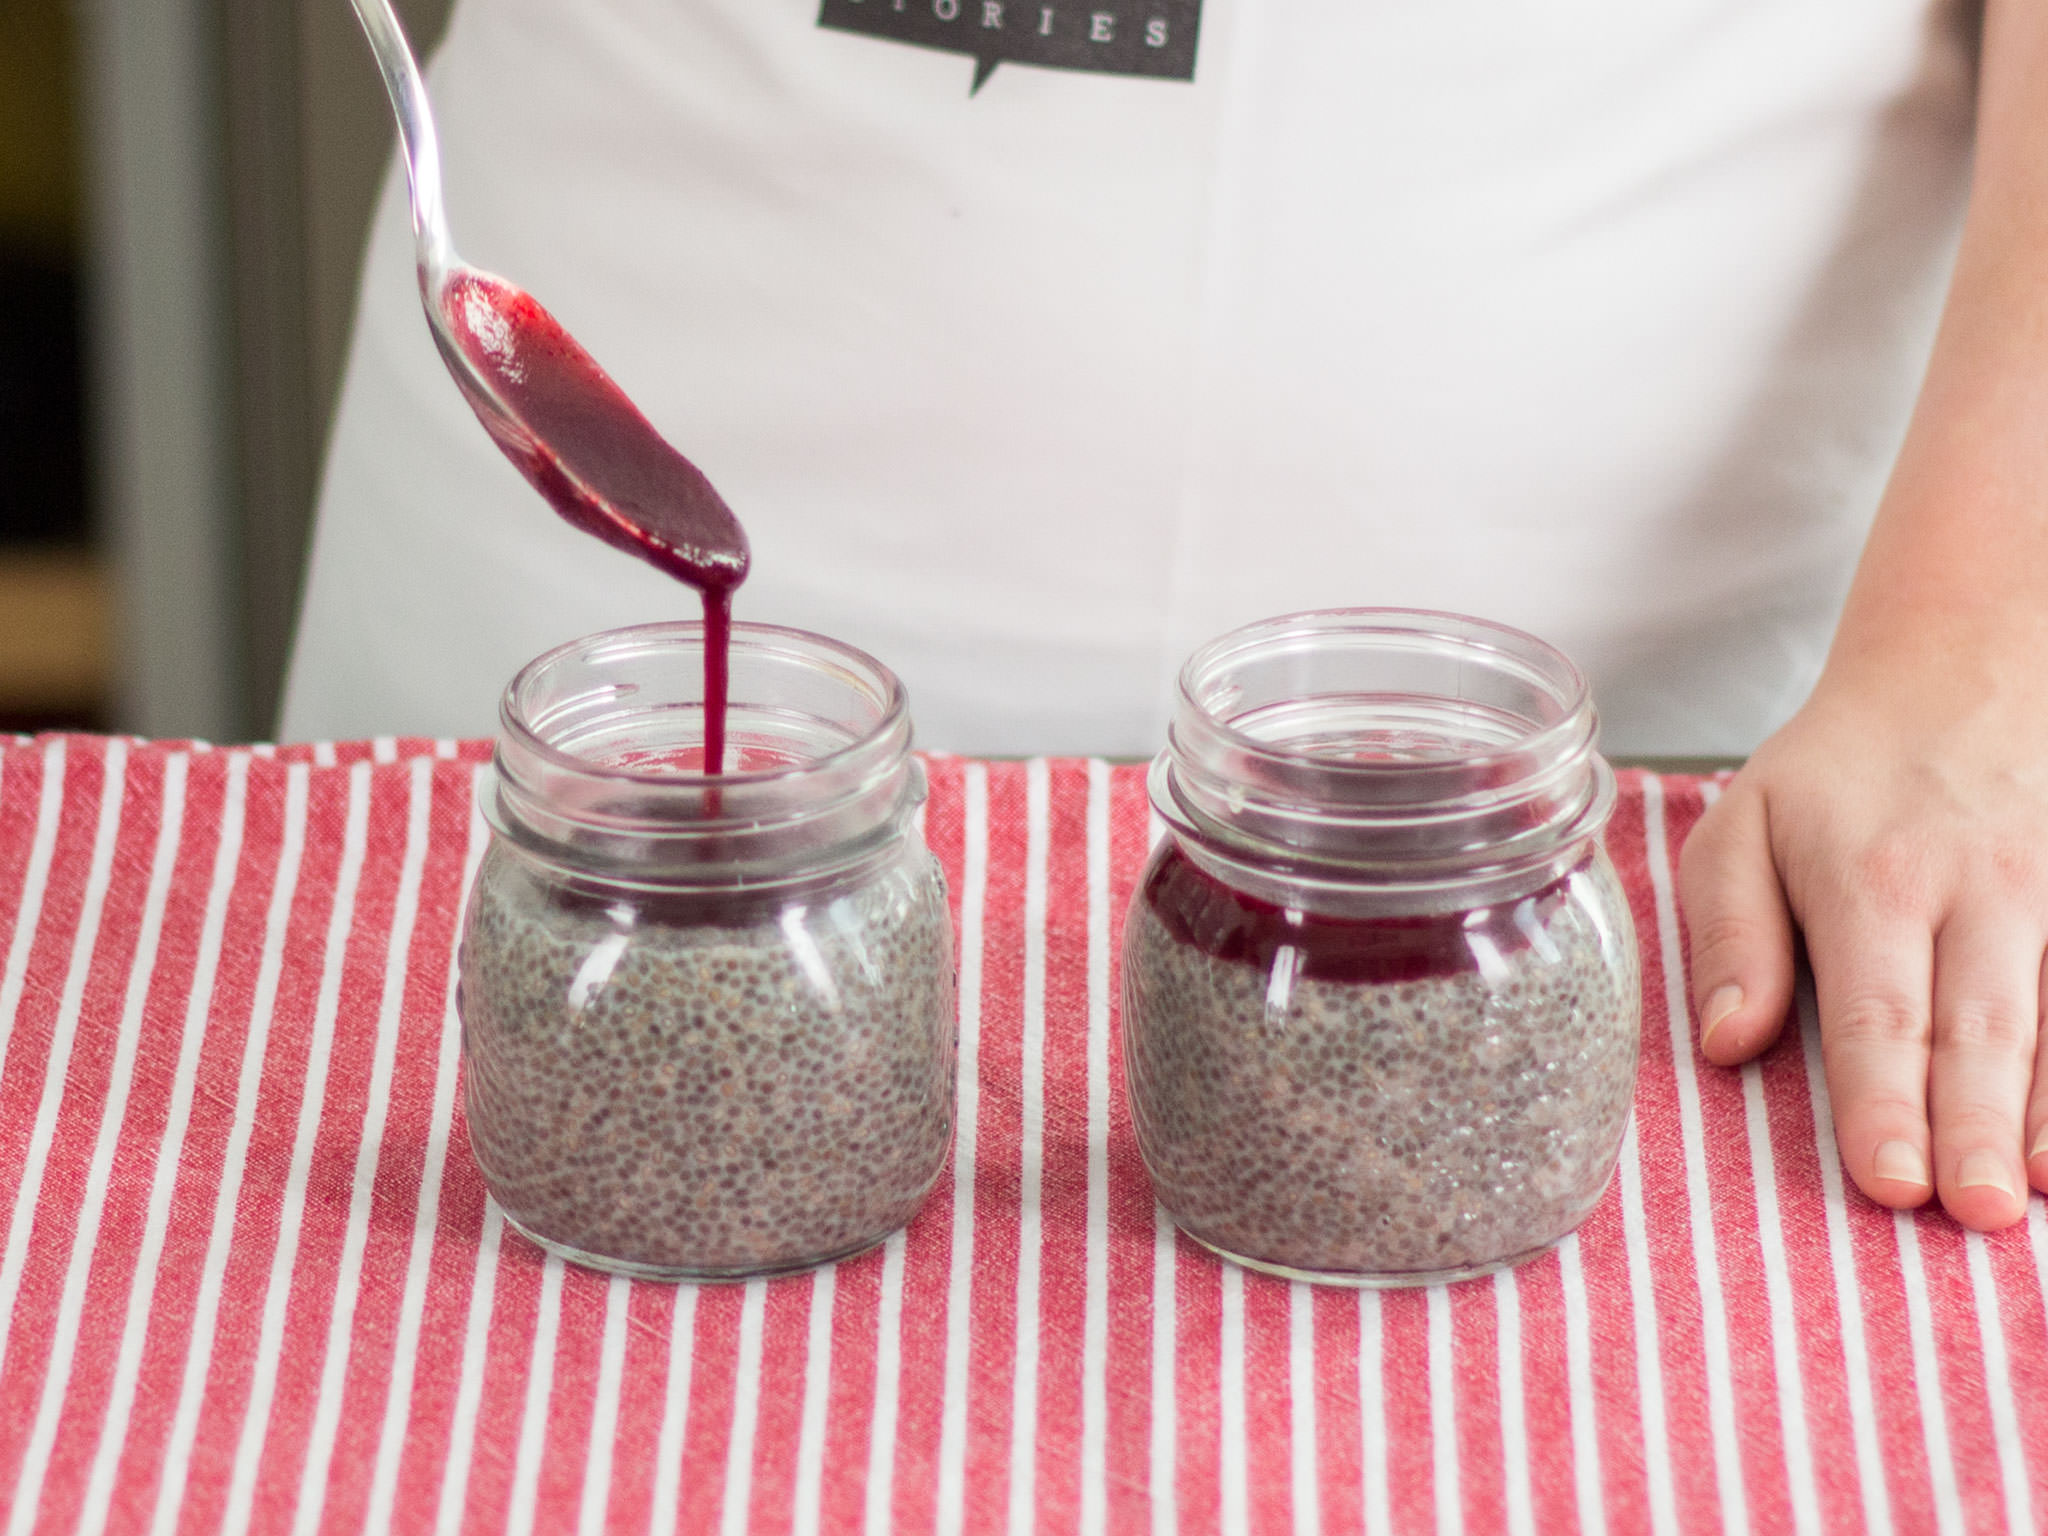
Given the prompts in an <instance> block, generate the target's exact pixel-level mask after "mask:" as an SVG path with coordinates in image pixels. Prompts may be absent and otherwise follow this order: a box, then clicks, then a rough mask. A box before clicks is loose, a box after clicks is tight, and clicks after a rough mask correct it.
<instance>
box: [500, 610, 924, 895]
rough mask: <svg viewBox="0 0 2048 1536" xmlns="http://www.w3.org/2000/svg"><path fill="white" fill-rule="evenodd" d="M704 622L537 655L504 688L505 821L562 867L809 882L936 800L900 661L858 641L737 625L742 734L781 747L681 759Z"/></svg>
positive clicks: (735, 744)
mask: <svg viewBox="0 0 2048 1536" xmlns="http://www.w3.org/2000/svg"><path fill="white" fill-rule="evenodd" d="M704 637H705V627H704V625H703V624H702V623H701V622H699V621H697V620H690V619H680V620H671V621H667V622H662V623H655V624H639V625H632V626H628V627H626V628H622V629H613V630H602V631H599V632H597V633H595V634H590V635H583V636H580V637H578V638H577V639H574V640H570V641H566V642H564V643H563V644H561V645H558V646H556V647H554V648H553V649H552V650H550V651H547V652H545V653H543V654H542V655H540V656H538V657H536V658H535V659H534V660H533V661H531V662H529V663H528V664H527V665H526V666H524V667H522V668H521V669H520V670H519V672H518V673H517V674H516V675H515V676H514V678H513V680H512V682H511V684H510V685H509V686H508V687H507V688H506V690H505V693H504V695H503V697H502V698H501V700H500V707H499V723H500V731H499V736H498V742H497V749H496V751H495V752H494V753H493V754H492V759H491V780H490V790H489V793H488V794H487V796H486V798H485V814H486V817H487V819H489V820H490V823H491V826H492V829H493V830H494V831H496V832H498V833H500V834H502V835H503V836H505V837H506V838H508V839H509V840H510V841H512V842H513V843H515V844H517V845H518V846H519V847H521V848H522V849H524V850H525V851H526V852H527V853H528V854H529V855H531V856H533V857H535V858H539V859H542V860H544V861H546V862H549V863H551V864H553V865H555V866H557V867H560V868H564V869H567V870H570V871H573V872H575V873H578V874H584V875H590V876H593V877H598V876H601V877H603V878H605V879H608V880H611V881H614V882H629V883H638V884H645V885H649V886H655V885H659V886H665V887H666V886H680V885H702V886H705V887H707V888H709V887H737V886H747V885H753V886H758V885H765V884H774V883H780V882H784V881H789V880H811V879H816V878H820V877H823V876H826V875H829V874H834V873H835V872H837V871H840V870H843V869H850V868H854V867H858V866H864V865H866V864H867V863H869V862H871V861H873V860H874V859H876V858H878V857H880V856H882V855H883V854H884V853H885V852H886V851H887V850H888V849H889V848H891V847H893V846H894V845H895V843H896V842H897V841H898V840H900V838H901V836H902V833H903V829H904V827H905V826H907V825H908V818H909V817H910V816H911V815H912V813H913V812H914V811H915V809H916V807H917V806H918V805H920V804H921V803H922V802H923V799H924V774H923V770H922V769H921V767H920V766H919V765H918V763H917V760H916V759H915V757H914V756H912V754H911V723H910V714H909V707H908V704H907V702H906V698H905V694H904V689H903V686H902V684H901V682H899V681H898V679H897V678H896V675H895V673H894V672H892V671H891V670H890V669H889V668H888V667H887V666H885V665H884V664H883V663H881V662H880V661H877V660H876V659H875V658H874V657H872V656H870V655H868V654H867V653H866V652H865V651H862V650H859V649H858V648H856V647H854V646H851V645H848V644H846V643H845V642H843V641H838V640H832V639H829V638H827V637H826V636H823V635H816V634H812V633H810V632H809V631H807V630H801V629H794V628H790V627H786V626H782V625H773V624H735V625H734V626H733V628H732V641H731V652H730V655H731V662H732V685H733V686H732V689H731V698H730V700H729V704H730V713H729V715H728V718H727V727H728V732H727V742H728V746H729V747H730V748H733V749H734V750H735V751H737V750H738V749H739V748H740V747H741V746H742V745H744V746H750V747H753V748H756V749H761V750H765V751H767V752H769V753H772V754H775V757H774V759H771V761H772V762H773V765H772V766H769V767H760V768H751V769H743V770H740V771H736V772H732V773H717V774H712V773H706V772H704V771H703V767H702V764H701V761H700V762H699V763H698V764H697V765H696V766H694V767H691V766H686V765H684V764H683V763H679V762H678V761H677V759H678V757H680V756H681V755H682V754H687V753H689V752H691V751H692V750H694V749H700V748H701V745H702V741H703V721H702V717H703V707H704V688H703V686H702V683H703V679H702V674H701V672H698V671H695V670H694V669H693V667H692V663H694V662H696V661H697V660H698V659H699V658H701V656H702V653H703V648H704ZM608 749H609V750H611V751H613V752H616V753H619V754H622V755H623V756H624V757H625V759H626V760H624V761H620V760H607V758H606V757H605V756H604V755H602V754H604V753H605V752H606V751H607V750H608ZM636 759H638V760H636Z"/></svg>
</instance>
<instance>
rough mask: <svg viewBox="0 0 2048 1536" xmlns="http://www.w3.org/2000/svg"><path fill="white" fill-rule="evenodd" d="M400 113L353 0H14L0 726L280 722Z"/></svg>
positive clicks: (413, 21) (0, 60)
mask: <svg viewBox="0 0 2048 1536" xmlns="http://www.w3.org/2000/svg"><path fill="white" fill-rule="evenodd" d="M448 6H449V0H400V3H399V7H398V8H399V11H400V12H401V14H402V15H403V17H404V19H405V22H406V25H407V27H408V29H409V30H410V31H411V33H412V35H413V38H414V42H415V44H416V46H418V47H420V48H421V49H422V50H425V49H429V48H431V46H432V44H433V43H434V41H436V40H437V39H438V38H439V36H440V33H441V30H442V28H443V26H444V25H445V22H446V16H447V10H448ZM391 138H392V134H391V127H390V116H389V113H388V109H387V108H386V106H385V103H384V96H383V91H382V87H381V85H380V84H379V82H378V79H377V75H376V72H375V69H374V68H373V66H372V65H371V62H370V58H369V53H368V50H367V48H366V47H365V45H364V43H363V40H362V37H361V35H360V33H359V32H358V31H357V28H356V23H355V18H354V15H353V13H352V11H351V9H350V7H349V4H348V0H0V729H39V728H47V727H65V726H72V727H80V726H82V727H87V728H97V729H121V730H133V731H137V732H141V733H143V734H147V735H158V736H200V737H205V738H208V739H212V740H235V739H246V738H251V737H261V736H266V735H268V734H269V733H270V731H271V728H272V722H273V719H274V715H275V709H276V701H277V692H278V686H279V683H280V681H281V678H282V673H283V667H284V662H285V656H286V650H287V646H288V644H289V640H290V634H291V625H292V619H293V615H294V611H295V607H296V603H297V599H298V590H299V580H300V568H301V565H302V563H303V559H304V550H305V541H306V533H307V528H308V523H309V521H310V518H311V513H312V504H313V496H314V491H315V487H316V484H317V478H318V472H319V462H320V454H321V450H322V446H323V444H324V441H325V437H326V431H327V424H328V421H329V418H330V416H331V414H332V410H333V402H334V394H335V388H336V385H337V383H338V381H339V374H340V367H341V361H342V356H343V352H344V350H345V347H346V340H347V334H348V326H349V319H350V312H351V309H352V307H353V302H354V288H355V276H356V269H357V265H358V262H359V259H360V255H361V247H362V242H363V237H364V233H365V231H366V228H367V223H368V219H369V211H370V207H371V204H372V203H373V201H374V199H375V195H376V189H377V185H378V182H379V180H380V178H381V177H382V175H383V174H384V172H385V168H386V166H387V163H388V162H389V159H390V150H391Z"/></svg>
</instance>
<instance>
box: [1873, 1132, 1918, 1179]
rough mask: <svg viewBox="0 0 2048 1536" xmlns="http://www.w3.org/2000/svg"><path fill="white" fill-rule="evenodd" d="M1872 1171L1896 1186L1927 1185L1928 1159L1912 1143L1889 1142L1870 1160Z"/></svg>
mask: <svg viewBox="0 0 2048 1536" xmlns="http://www.w3.org/2000/svg"><path fill="white" fill-rule="evenodd" d="M1870 1167H1871V1171H1872V1172H1873V1173H1875V1174H1876V1175H1877V1176H1878V1177H1879V1178H1880V1179H1890V1180H1891V1181H1892V1182H1893V1183H1895V1184H1925V1183H1926V1182H1927V1159H1926V1158H1925V1157H1924V1156H1923V1155H1922V1154H1921V1151H1920V1149H1919V1148H1918V1147H1916V1146H1914V1145H1913V1143H1911V1142H1910V1141H1887V1142H1885V1143H1884V1144H1883V1145H1881V1146H1880V1147H1879V1148H1878V1149H1877V1156H1875V1157H1873V1158H1872V1159H1871V1160H1870Z"/></svg>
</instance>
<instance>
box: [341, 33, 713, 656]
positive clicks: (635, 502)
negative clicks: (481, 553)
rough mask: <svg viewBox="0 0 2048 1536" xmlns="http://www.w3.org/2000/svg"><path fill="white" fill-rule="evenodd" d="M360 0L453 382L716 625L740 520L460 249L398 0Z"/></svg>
mask: <svg viewBox="0 0 2048 1536" xmlns="http://www.w3.org/2000/svg"><path fill="white" fill-rule="evenodd" d="M352 3H353V5H354V6H355V12H356V19H357V20H359V21H360V22H361V23H362V26H363V31H364V33H365V34H366V35H367V36H368V38H369V40H370V49H371V52H372V53H374V54H375V55H376V58H377V67H378V69H379V71H380V72H381V73H382V74H383V77H384V88H385V90H386V92H387V93H388V94H389V95H390V97H391V108H392V111H393V112H394V113H395V114H396V116H397V118H398V138H399V147H400V150H401V153H402V154H403V156H404V159H405V170H406V180H407V184H408V186H409V188H410V190H411V208H412V234H413V251H414V255H415V258H416V266H417V269H418V274H419V289H420V304H421V307H422V308H423V309H425V311H426V315H427V329H428V330H429V332H431V334H432V335H433V338H434V346H435V348H436V350H437V351H439V352H440V354H441V361H442V363H443V364H445V365H446V367H447V369H448V372H449V374H450V376H451V377H452V378H453V379H454V380H455V384H456V387H457V388H458V389H460V390H461V392H462V396H463V398H464V399H465V400H467V401H468V402H469V407H470V409H471V410H472V411H474V412H475V413H476V417H477V420H478V421H480V422H482V423H483V426H484V429H485V431H487V432H489V433H490V435H491V437H492V439H493V440H494V441H495V442H496V443H497V444H498V447H499V448H500V449H501V450H502V451H503V452H504V454H505V456H506V457H507V458H509V459H510V460H511V461H512V462H513V464H514V465H516V466H517V467H518V469H519V470H520V472H521V473H522V474H524V475H525V476H526V478H527V479H528V480H529V481H530V482H531V483H532V484H533V486H534V488H535V489H536V490H538V491H539V492H540V493H541V495H542V496H544V497H545V498H546V499H547V500H548V502H549V503H550V504H551V505H552V506H553V507H554V508H555V510H556V511H557V512H559V513H560V514H561V515H562V516H563V517H564V518H565V519H567V520H568V521H569V522H570V523H572V524H574V525H575V526H576V527H578V528H580V529H582V530H583V531H584V532H586V533H589V534H593V535H595V536H596V537H597V538H600V539H602V540H604V542H606V543H607V544H610V545H612V546H614V547H615V548H618V549H622V550H624V551H626V552H627V553H628V554H632V555H636V556H638V557H639V558H640V559H643V560H646V561H648V562H649V563H650V564H652V565H654V566H656V567H657V568H659V569H661V570H663V571H666V572H667V573H668V574H669V575H671V576H674V577H676V578H678V579H679V580H682V581H686V582H688V583H689V584H690V585H692V586H694V587H696V588H697V589H698V590H699V591H700V592H702V593H703V595H704V601H705V616H706V621H707V622H708V623H710V622H717V621H719V620H720V619H722V618H723V617H724V612H723V611H724V610H726V609H728V608H729V606H730V598H731V594H732V589H733V588H734V587H736V586H738V585H739V583H740V582H741V581H742V580H743V579H744V578H745V576H746V574H747V566H748V561H749V552H748V547H747V537H746V533H745V531H744V530H742V529H741V527H740V525H739V520H738V519H737V518H735V517H734V516H733V514H732V511H731V509H730V508H729V507H727V506H726V504H725V502H724V500H723V498H721V497H720V496H719V494H718V492H717V491H716V490H715V489H714V488H713V487H712V485H711V482H710V481H709V480H707V479H706V478H705V477H704V475H703V473H702V472H701V471H699V470H698V468H697V467H696V466H695V465H694V464H692V463H691V462H690V461H689V460H688V459H686V458H684V457H683V456H682V455H681V454H680V453H678V452H676V450H675V449H674V448H672V447H670V446H669V444H668V443H667V442H666V441H665V440H664V439H663V438H662V436H661V434H660V433H659V432H657V431H656V430H655V429H654V427H653V426H652V424H650V423H649V422H648V420H647V418H646V417H645V416H643V415H641V413H640V411H639V409H638V407H636V406H635V405H634V404H633V402H632V401H631V400H630V399H628V398H627V396H626V394H625V392H624V391H623V390H621V389H620V388H619V386H618V385H617V384H615V383H613V382H612V380H611V378H610V377H609V376H608V375H607V374H606V373H605V371H604V370H603V369H602V368H600V367H599V366H598V364H597V361H596V359H594V358H593V357H591V355H590V354H589V353H588V352H587V351H585V350H584V349H583V347H582V346H581V344H580V343H578V342H577V340H576V339H575V338H574V337H573V336H571V335H570V334H569V333H568V331H567V330H566V329H564V328H563V326H562V325H561V323H560V322H559V321H557V320H556V319H555V318H554V316H553V315H551V314H549V313H548V312H547V310H546V309H544V308H543V307H542V306H541V305H540V304H539V303H538V302H537V301H536V300H535V299H534V298H533V297H532V295H530V294H528V293H526V292H525V291H524V290H523V289H521V288H519V287H517V286H516V285H515V284H513V283H511V282H509V281H507V280H506V279H505V278H502V277H499V276H497V275H495V274H494V273H491V272H486V271H485V270H483V269H482V268H481V267H474V266H471V265H470V264H469V263H467V262H465V261H463V260H462V258H461V257H460V256H458V255H457V254H456V252H455V243H454V240H453V239H452V238H451V236H450V235H449V232H448V214H447V209H446V207H445V206H444V204H443V201H442V196H441V149H440V139H439V136H438V135H437V134H436V133H435V130H434V114H433V109H432V108H431V107H430V106H429V104H428V101H427V88H426V83H425V81H424V80H423V79H422V78H421V76H420V70H419V65H418V63H417V62H416V61H415V60H414V58H413V52H412V48H411V45H410V44H408V43H407V41H406V38H405V31H404V29H403V28H402V27H401V26H400V25H399V22H398V17H397V15H396V14H395V13H394V12H393V11H392V8H391V0H352ZM714 607H717V608H718V609H720V610H721V612H720V613H719V614H716V615H714V613H713V609H714Z"/></svg>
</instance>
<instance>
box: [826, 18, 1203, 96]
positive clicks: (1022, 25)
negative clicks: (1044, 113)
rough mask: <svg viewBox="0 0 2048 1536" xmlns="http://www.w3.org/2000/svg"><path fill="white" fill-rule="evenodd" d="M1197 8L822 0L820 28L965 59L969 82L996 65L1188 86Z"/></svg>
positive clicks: (983, 80) (978, 82)
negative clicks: (970, 66) (969, 62)
mask: <svg viewBox="0 0 2048 1536" xmlns="http://www.w3.org/2000/svg"><path fill="white" fill-rule="evenodd" d="M1201 23H1202V0H823V9H821V10H820V11H819V13H818V25H819V26H821V27H830V28H832V29H833V30H835V31H839V32H862V33H865V34H867V35H868V36H869V37H886V38H890V39H892V40H893V41H895V42H899V43H914V44H916V45H917V46H918V47H920V48H939V49H943V50H944V51H945V52H947V53H965V54H971V55H972V56H973V58H974V84H973V85H972V86H971V87H969V89H968V94H969V95H972V94H974V92H975V91H978V90H980V89H981V88H982V86H983V85H985V84H987V83H988V77H989V76H990V75H992V74H994V73H995V72H996V66H997V65H998V64H1039V65H1043V66H1046V67H1047V68H1051V69H1089V70H1095V71H1098V72H1100V73H1102V74H1110V75H1151V76H1155V77H1157V78H1159V79H1164V80H1192V79H1194V78H1195V42H1196V38H1197V35H1198V34H1199V32H1200V31H1201Z"/></svg>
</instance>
